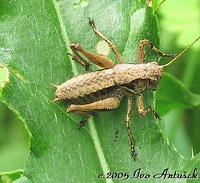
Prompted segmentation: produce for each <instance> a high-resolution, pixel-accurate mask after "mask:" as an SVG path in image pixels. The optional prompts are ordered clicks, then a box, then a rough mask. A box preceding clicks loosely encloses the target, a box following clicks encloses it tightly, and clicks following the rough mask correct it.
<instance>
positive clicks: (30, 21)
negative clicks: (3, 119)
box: [0, 0, 200, 182]
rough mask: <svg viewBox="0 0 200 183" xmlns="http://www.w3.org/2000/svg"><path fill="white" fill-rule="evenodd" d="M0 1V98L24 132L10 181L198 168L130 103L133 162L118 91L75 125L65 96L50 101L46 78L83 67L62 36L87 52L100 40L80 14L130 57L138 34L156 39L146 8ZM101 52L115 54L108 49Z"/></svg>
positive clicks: (148, 99)
mask: <svg viewBox="0 0 200 183" xmlns="http://www.w3.org/2000/svg"><path fill="white" fill-rule="evenodd" d="M2 5H3V8H2V11H1V14H0V18H1V23H0V24H1V27H2V28H1V30H0V36H1V37H0V45H1V63H2V64H4V65H5V66H6V67H7V68H8V69H9V82H7V84H6V86H5V87H4V88H2V90H1V100H2V101H3V102H4V103H6V104H7V105H8V107H9V108H10V109H11V110H13V111H14V112H15V113H16V114H18V116H19V118H20V119H21V120H22V121H23V122H24V124H25V126H26V127H27V130H28V132H29V134H30V154H29V156H28V159H27V163H26V168H25V171H24V174H23V176H22V177H21V178H20V179H18V180H16V182H66V181H67V182H97V181H98V180H104V181H106V182H112V181H113V182H115V181H117V179H116V180H115V179H110V178H106V176H107V174H108V173H109V172H112V173H114V172H116V173H120V172H122V173H124V177H123V178H124V179H125V178H126V176H125V175H129V177H128V179H129V180H131V181H132V176H133V173H134V171H135V170H139V168H141V171H142V173H144V174H149V175H150V176H151V178H152V179H153V175H155V174H158V173H162V171H163V170H164V169H166V168H169V172H170V173H173V172H174V171H177V172H179V173H184V172H185V171H186V172H187V173H192V172H193V170H194V168H200V162H199V156H196V157H195V158H194V159H192V160H185V159H184V158H183V157H181V156H180V155H179V154H178V153H177V152H176V150H175V149H174V148H172V147H170V146H169V145H168V143H167V142H166V141H165V140H164V139H163V135H162V132H161V130H160V128H159V127H158V125H157V123H156V121H155V119H154V117H153V115H151V114H149V115H148V116H146V117H140V116H139V115H138V114H137V112H136V111H137V109H136V106H134V108H133V114H132V121H131V129H132V130H133V134H134V137H135V140H136V151H137V154H138V155H137V159H136V161H134V160H133V158H132V157H131V155H130V142H129V139H128V136H127V132H126V128H125V124H124V119H125V113H126V99H125V98H124V99H123V101H122V103H121V105H120V107H119V108H117V109H116V110H114V111H111V112H107V113H106V112H104V113H100V114H99V115H98V116H97V117H93V118H91V119H90V120H89V121H88V123H87V124H86V126H85V127H84V128H82V129H81V130H78V129H77V127H78V123H79V121H80V120H81V119H82V118H83V116H78V115H75V114H68V113H66V107H67V105H66V104H65V103H62V102H60V103H52V102H51V100H52V99H53V98H54V92H55V90H54V88H52V87H50V85H49V83H54V84H60V83H62V82H64V81H65V80H67V79H69V78H70V77H73V76H74V75H77V74H82V73H84V72H85V70H84V68H83V67H82V66H81V65H79V64H78V63H75V62H74V61H72V59H71V57H69V56H68V55H67V52H71V50H70V49H69V46H68V45H69V43H70V42H74V41H75V42H76V41H77V42H79V43H80V44H81V45H82V46H83V47H84V48H86V49H88V50H91V51H95V46H96V44H97V43H98V41H99V40H100V39H99V38H98V37H97V36H96V35H95V34H94V33H93V32H92V30H91V28H90V26H89V25H88V23H87V21H88V20H87V17H90V18H92V19H94V20H95V23H96V27H97V28H98V29H99V30H100V31H101V32H103V33H104V34H105V35H106V36H107V37H108V38H109V39H110V40H112V41H113V42H114V43H115V44H116V45H117V47H118V49H119V51H120V52H121V53H122V54H123V57H124V60H126V61H127V62H133V61H136V56H137V47H138V42H139V40H141V39H149V40H150V41H152V42H153V44H154V45H156V46H157V47H158V46H159V39H158V27H157V23H156V17H155V15H154V12H153V11H152V8H151V7H148V6H145V4H142V3H140V2H139V1H133V0H129V1H122V0H121V1H109V0H104V1H103V2H100V1H89V0H88V1H84V0H81V1H76V2H74V1H71V0H68V1H59V2H56V1H55V0H54V1H34V2H33V1H29V2H27V1H25V0H21V1H3V2H2ZM146 56H147V60H148V61H152V60H155V59H156V58H158V57H157V56H156V55H155V54H154V53H152V51H150V50H147V55H146ZM109 57H110V58H112V59H113V60H115V61H116V58H115V56H114V54H112V53H111V54H110V55H109ZM94 68H95V67H93V68H91V69H94ZM144 103H145V106H150V105H151V106H152V105H153V103H154V99H153V94H152V92H146V93H145V94H144ZM116 131H119V134H118V139H117V142H115V138H116V137H115V136H116V134H115V132H116ZM126 172H128V173H126ZM101 174H102V175H103V178H101V179H100V178H98V176H99V175H101ZM119 175H120V174H119ZM162 178H163V177H162ZM133 180H135V181H136V180H137V179H136V178H133ZM153 180H154V181H155V180H158V179H153ZM173 180H174V179H173ZM141 181H143V180H141ZM148 181H149V179H148Z"/></svg>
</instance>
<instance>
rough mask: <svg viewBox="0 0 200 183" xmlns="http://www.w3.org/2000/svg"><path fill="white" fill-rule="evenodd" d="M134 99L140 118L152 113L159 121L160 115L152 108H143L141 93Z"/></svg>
mask: <svg viewBox="0 0 200 183" xmlns="http://www.w3.org/2000/svg"><path fill="white" fill-rule="evenodd" d="M136 97H137V98H136V104H137V107H138V113H139V114H140V115H141V116H146V115H147V114H148V113H150V112H152V113H153V114H154V116H155V117H156V118H158V119H160V115H159V114H158V113H157V112H156V111H155V110H154V109H153V108H152V107H148V108H147V109H145V108H144V105H143V100H142V98H143V96H142V94H141V93H139V94H137V96H136ZM160 120H161V119H160Z"/></svg>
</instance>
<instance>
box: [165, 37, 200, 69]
mask: <svg viewBox="0 0 200 183" xmlns="http://www.w3.org/2000/svg"><path fill="white" fill-rule="evenodd" d="M199 39H200V37H198V38H197V39H196V40H195V41H193V42H192V43H191V44H190V45H189V46H188V47H186V48H185V49H184V50H183V51H182V52H180V53H179V54H178V55H177V56H176V57H175V58H173V59H172V60H171V61H170V62H168V63H167V64H165V65H162V66H163V67H167V66H169V65H170V64H172V63H173V62H174V61H175V60H176V59H178V58H179V57H180V56H181V55H182V54H183V53H185V52H186V51H187V50H188V49H189V48H190V47H191V46H192V45H193V44H194V43H196V42H197V41H198V40H199Z"/></svg>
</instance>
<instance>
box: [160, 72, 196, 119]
mask: <svg viewBox="0 0 200 183" xmlns="http://www.w3.org/2000/svg"><path fill="white" fill-rule="evenodd" d="M156 96H157V102H156V104H157V107H158V108H157V110H156V111H158V113H159V114H160V115H164V114H166V113H167V112H169V111H170V110H171V109H174V108H182V109H184V108H192V107H199V106H200V95H197V94H194V93H192V92H190V91H189V90H188V89H187V88H186V87H185V86H184V85H183V84H182V83H181V82H180V81H179V80H178V79H176V78H175V77H173V76H172V75H170V74H167V73H164V75H163V78H162V81H161V82H160V84H159V89H158V91H157V93H156Z"/></svg>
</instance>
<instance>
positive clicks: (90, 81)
mask: <svg viewBox="0 0 200 183" xmlns="http://www.w3.org/2000/svg"><path fill="white" fill-rule="evenodd" d="M89 24H90V26H91V28H92V29H93V31H94V32H95V33H96V34H97V35H98V36H99V37H100V38H102V39H103V40H105V41H106V42H107V43H108V45H109V46H110V48H111V49H112V51H113V52H114V54H115V55H116V57H117V60H118V62H119V63H118V64H115V63H114V62H113V61H112V60H111V59H110V58H108V57H107V56H104V55H100V54H96V53H92V52H90V51H87V50H85V49H84V48H82V47H81V46H80V45H79V44H78V43H72V44H70V47H71V50H72V52H73V55H72V56H73V59H74V60H77V61H78V62H80V63H81V64H82V65H84V66H85V67H86V69H87V68H88V66H89V62H88V61H86V60H85V59H84V58H82V56H81V55H80V54H79V53H81V54H83V55H84V56H85V57H87V59H88V60H90V61H91V62H92V63H94V64H96V65H98V66H100V67H101V68H103V69H102V70H98V71H94V72H87V73H85V74H82V75H79V76H76V77H73V78H71V79H69V80H67V81H66V82H64V83H62V84H61V85H55V84H51V85H52V86H53V87H55V88H56V92H55V96H56V98H55V99H54V100H53V101H54V102H55V101H65V102H67V103H68V104H69V106H68V108H67V112H68V113H76V114H85V115H86V116H85V118H84V119H83V120H82V121H81V122H80V125H79V126H80V128H81V127H82V126H84V124H85V122H86V120H87V119H88V118H89V117H90V116H91V115H95V114H96V112H100V111H110V110H113V109H115V108H117V107H118V106H119V104H120V101H121V99H122V97H124V96H127V98H128V106H127V112H126V118H125V125H126V129H127V133H128V136H129V139H130V143H131V155H132V156H133V157H134V159H135V157H136V155H137V154H136V151H135V142H134V138H133V134H132V131H131V129H130V119H131V113H132V102H133V97H132V96H133V94H134V95H136V105H137V108H138V113H139V114H140V115H141V116H146V115H147V114H148V113H150V112H152V113H153V114H154V116H155V117H156V118H158V119H160V116H159V114H158V113H156V112H155V111H154V109H153V108H152V107H148V108H144V105H143V100H142V98H143V96H142V93H143V92H144V91H145V90H147V89H151V90H153V89H156V86H157V85H158V83H159V82H160V79H161V77H162V74H163V69H164V67H167V66H168V65H170V64H171V63H173V62H174V61H175V60H176V59H177V58H178V57H180V55H182V54H183V53H184V52H185V51H186V50H187V49H188V48H189V47H191V46H192V45H193V44H194V43H195V42H196V41H197V40H198V39H199V38H198V39H196V40H195V41H194V42H193V43H192V44H191V45H190V46H188V47H187V48H185V49H184V50H183V51H182V52H181V53H179V54H178V55H174V54H165V53H163V52H161V51H160V50H159V49H157V48H156V47H155V46H154V45H153V44H152V43H151V42H150V41H148V40H146V39H145V40H141V41H140V42H139V46H138V57H137V63H124V60H123V58H122V56H121V54H120V53H119V51H118V50H117V48H116V46H115V45H114V44H113V43H112V42H111V41H110V40H109V39H107V38H106V37H105V36H104V35H103V34H102V33H101V32H99V31H98V30H97V29H96V27H95V24H94V21H93V20H91V19H90V18H89ZM145 46H147V47H149V48H150V49H151V50H153V51H154V52H156V53H157V54H159V55H160V56H161V57H171V58H173V59H172V60H171V61H170V62H168V63H167V64H165V65H158V63H157V62H155V61H153V62H149V63H145ZM70 55H71V54H70Z"/></svg>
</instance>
